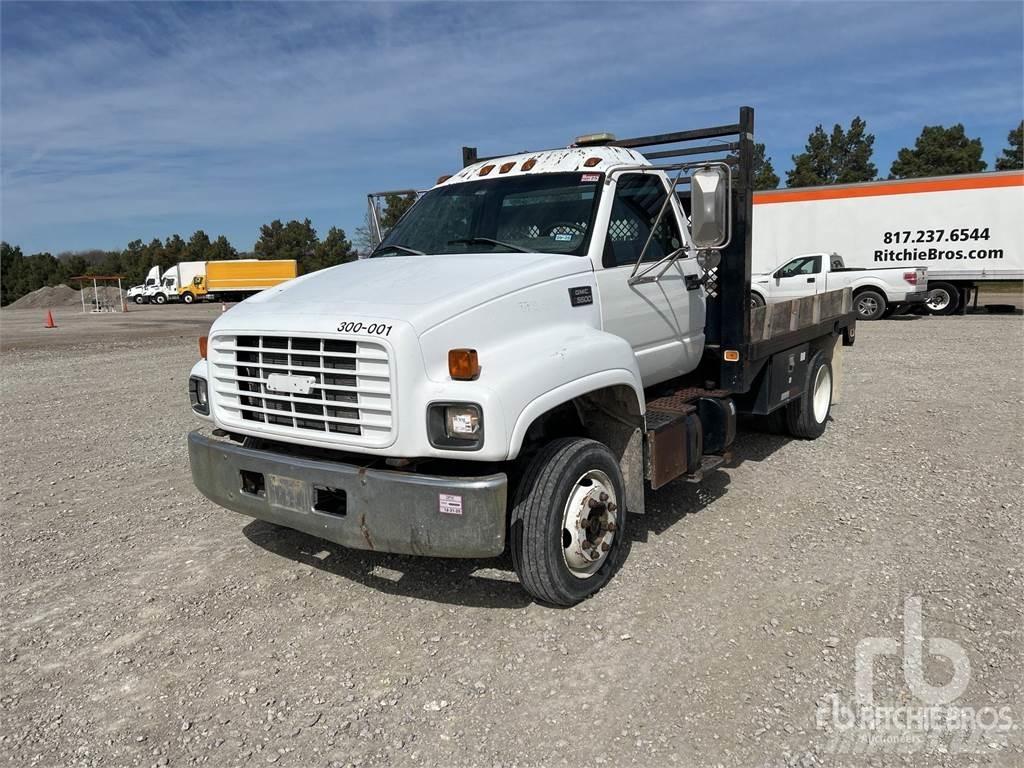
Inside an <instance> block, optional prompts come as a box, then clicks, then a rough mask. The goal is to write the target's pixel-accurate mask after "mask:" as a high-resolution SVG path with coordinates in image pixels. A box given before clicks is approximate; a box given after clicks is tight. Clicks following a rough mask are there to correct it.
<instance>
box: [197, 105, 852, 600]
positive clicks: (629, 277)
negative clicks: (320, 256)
mask: <svg viewBox="0 0 1024 768" xmlns="http://www.w3.org/2000/svg"><path fill="white" fill-rule="evenodd" d="M752 142H753V110H752V109H750V108H747V107H744V108H743V109H741V110H740V119H739V121H738V122H737V123H735V124H730V125H724V126H717V127H712V128H704V129H698V130H692V131H683V132H677V133H671V134H658V135H654V136H647V137H641V138H637V139H629V140H615V139H614V137H611V136H610V135H594V136H590V137H584V138H581V139H577V140H576V142H575V143H574V144H573V145H572V146H570V147H569V148H565V149H556V150H547V151H539V152H528V153H523V154H517V155H511V156H507V157H498V158H493V159H479V158H477V156H476V151H475V150H474V149H472V148H465V149H464V151H463V158H464V159H463V162H464V167H463V169H462V170H461V171H458V172H457V173H455V174H454V175H453V176H450V177H443V178H442V179H439V181H438V184H437V185H436V186H435V187H434V188H433V189H431V190H430V191H428V192H427V193H426V194H424V195H423V197H422V198H420V200H419V201H418V202H416V204H415V205H413V206H412V208H410V210H409V211H408V212H407V213H406V214H405V215H404V216H403V218H402V219H401V220H400V221H399V222H398V223H397V225H395V227H394V228H393V229H392V230H391V231H390V232H389V233H388V234H387V236H386V237H385V238H384V239H383V241H382V242H381V244H380V245H379V246H378V247H377V249H376V250H375V251H374V252H373V253H372V254H371V257H370V258H367V259H363V260H360V261H356V262H352V263H348V264H343V265H340V266H337V267H333V268H330V269H326V270H322V271H319V272H314V273H311V274H308V275H304V276H302V277H299V278H298V279H295V280H292V281H290V282H288V283H285V284H283V285H280V286H277V287H275V288H270V289H268V290H265V291H263V292H262V293H260V294H258V295H257V296H254V297H252V298H250V299H247V300H246V301H244V302H242V303H241V304H239V305H237V306H235V307H234V308H233V309H231V310H230V311H229V312H227V313H225V314H223V315H221V316H220V317H219V318H218V319H217V321H216V322H215V323H214V324H213V326H212V328H211V330H210V335H209V337H208V338H206V337H203V338H202V339H200V345H199V346H200V351H201V353H202V356H203V359H202V360H200V361H199V362H198V363H196V365H195V366H194V367H193V369H192V372H191V376H190V377H189V397H190V401H191V405H192V410H193V411H194V412H195V413H196V415H198V416H199V417H200V418H202V419H203V420H204V421H205V422H206V426H205V427H203V428H201V429H197V430H195V431H193V432H192V433H191V434H190V435H189V439H188V447H189V460H190V464H191V468H192V477H193V481H194V483H195V484H196V486H197V487H198V488H199V490H200V491H202V493H203V494H205V495H206V496H207V497H208V498H210V499H211V500H212V501H214V502H216V503H217V504H219V505H220V506H222V507H225V508H227V509H230V510H234V511H236V512H240V513H242V514H245V515H249V516H251V517H255V518H258V519H261V520H265V521H269V522H271V523H275V524H278V525H282V526H286V527H289V528H293V529H297V530H300V531H304V532H306V533H308V534H311V535H314V536H318V537H321V538H323V539H327V540H330V541H333V542H336V543H338V544H341V545H343V546H348V547H354V548H360V549H372V550H377V551H383V552H397V553H405V554H414V555H427V556H438V557H472V558H481V557H494V556H498V555H500V554H502V553H503V552H505V551H506V550H510V552H511V556H512V561H513V564H514V567H515V570H516V572H517V574H518V576H519V579H520V582H521V584H522V585H523V587H524V588H525V589H526V590H527V591H528V592H529V593H531V594H532V595H533V596H535V597H536V598H538V599H539V600H542V601H545V602H548V603H553V604H559V605H571V604H573V603H576V602H578V601H580V600H582V599H584V598H585V597H587V596H588V595H590V594H592V593H593V592H595V591H596V590H598V589H600V587H601V586H602V585H604V584H605V583H606V582H607V581H608V579H609V578H611V576H612V574H613V573H614V572H615V571H616V569H617V568H618V566H619V564H620V563H621V561H622V558H623V556H624V555H625V552H626V550H627V547H626V546H625V543H626V541H627V536H628V530H627V529H628V525H627V522H628V518H629V516H632V515H642V514H643V513H644V491H645V488H646V487H647V486H650V487H652V488H658V487H660V486H663V485H665V484H666V483H668V482H670V481H672V480H674V479H677V478H678V479H683V480H688V481H691V482H699V481H700V479H701V478H702V476H703V474H704V473H705V472H708V471H711V470H713V469H715V468H717V467H719V466H720V465H723V464H724V463H726V462H727V461H728V460H729V458H730V447H731V445H732V443H733V440H734V438H735V435H736V423H737V412H747V413H753V414H762V415H765V416H768V417H769V419H768V420H774V421H775V422H776V423H777V424H778V425H779V426H781V427H782V428H783V429H784V430H786V431H788V433H789V434H791V435H793V436H795V437H799V438H806V439H813V438H816V437H818V436H820V435H821V434H822V433H823V432H824V430H825V428H826V424H827V421H828V419H829V413H830V410H831V404H832V397H833V367H832V366H833V361H834V360H835V362H836V364H838V362H839V356H838V355H835V353H836V351H837V350H838V349H839V348H840V346H841V345H843V344H845V345H849V344H852V343H853V338H854V330H855V316H854V313H853V311H852V308H851V294H850V291H848V290H845V291H833V292H830V293H823V294H816V295H815V296H812V297H808V298H804V299H798V300H794V301H793V302H792V303H791V307H787V305H786V304H777V305H773V306H772V307H766V308H762V309H752V308H751V307H750V303H749V302H750V293H749V291H750V257H751V254H750V226H749V223H750V220H751V201H752V198H753V188H752V173H751V162H752V158H753V143H752ZM695 144H696V146H694V145H695ZM650 147H654V148H657V151H653V152H649V153H648V154H649V156H650V157H653V158H658V159H663V158H666V157H671V156H673V155H674V156H676V157H680V156H681V157H684V158H685V159H684V160H683V161H681V162H674V163H669V164H668V165H663V166H655V165H653V164H652V162H651V160H650V159H649V157H648V156H645V154H644V153H642V152H641V151H639V150H640V149H641V148H648V149H649V148H650ZM666 147H669V148H668V149H666ZM695 155H711V156H712V157H711V159H707V158H704V159H697V160H694V159H693V158H694V156H695ZM715 155H717V157H718V158H719V159H717V160H716V159H715V157H714V156H715ZM669 174H671V175H669ZM679 183H687V184H689V185H690V188H691V198H692V200H693V201H694V205H693V213H692V220H689V221H688V220H687V218H686V217H685V216H684V215H683V212H682V209H681V208H680V206H679V204H678V201H677V199H676V195H675V194H674V188H675V186H676V185H677V184H679ZM776 308H778V309H779V310H780V312H781V311H782V310H787V311H785V318H784V319H779V318H776V317H775V316H774V313H775V310H776ZM789 309H791V310H792V311H788V310H789Z"/></svg>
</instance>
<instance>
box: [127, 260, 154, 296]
mask: <svg viewBox="0 0 1024 768" xmlns="http://www.w3.org/2000/svg"><path fill="white" fill-rule="evenodd" d="M159 280H160V267H159V266H155V267H151V268H150V270H149V272H147V273H146V279H145V280H144V281H143V283H142V285H133V286H132V287H131V288H129V289H128V293H127V296H126V298H127V299H128V300H129V301H134V302H135V303H136V304H145V303H147V302H148V301H149V297H150V296H151V295H152V291H151V289H153V290H155V289H156V285H157V283H158V282H159Z"/></svg>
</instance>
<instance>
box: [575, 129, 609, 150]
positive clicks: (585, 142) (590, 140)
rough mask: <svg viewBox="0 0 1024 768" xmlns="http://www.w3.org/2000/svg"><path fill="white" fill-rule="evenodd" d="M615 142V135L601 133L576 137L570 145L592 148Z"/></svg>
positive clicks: (605, 132)
mask: <svg viewBox="0 0 1024 768" xmlns="http://www.w3.org/2000/svg"><path fill="white" fill-rule="evenodd" d="M613 141H615V134H614V133H608V132H607V131H602V132H600V133H585V134H583V135H582V136H577V137H576V139H575V141H573V143H572V145H573V146H574V147H594V146H600V145H602V144H611V143H612V142H613Z"/></svg>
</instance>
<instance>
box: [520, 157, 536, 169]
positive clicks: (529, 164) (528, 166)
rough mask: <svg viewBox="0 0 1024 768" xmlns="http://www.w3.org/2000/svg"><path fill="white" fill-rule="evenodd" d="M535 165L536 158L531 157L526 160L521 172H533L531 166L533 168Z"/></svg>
mask: <svg viewBox="0 0 1024 768" xmlns="http://www.w3.org/2000/svg"><path fill="white" fill-rule="evenodd" d="M536 164H537V158H536V157H531V158H530V159H529V160H527V161H526V162H525V163H523V170H524V171H530V170H533V166H535V165H536Z"/></svg>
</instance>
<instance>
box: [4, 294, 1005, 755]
mask: <svg viewBox="0 0 1024 768" xmlns="http://www.w3.org/2000/svg"><path fill="white" fill-rule="evenodd" d="M168 314H170V313H168ZM39 338H40V341H39V342H38V343H39V345H40V346H39V347H38V348H36V349H25V350H22V349H20V348H19V349H18V350H16V351H13V352H8V353H5V355H4V365H3V366H0V429H2V434H3V435H4V441H3V447H2V461H3V467H4V479H3V486H2V490H0V506H2V508H3V514H4V524H3V525H2V526H0V551H2V552H3V553H4V554H3V557H2V565H0V568H2V574H0V575H2V581H3V596H4V597H3V600H2V601H0V674H2V680H3V685H2V686H0V722H2V723H3V727H2V728H0V764H7V765H19V766H20V765H47V766H56V765H60V766H143V767H144V768H148V767H149V766H164V765H169V766H172V767H175V766H196V765H208V766H221V765H225V766H235V765H245V766H253V765H268V764H270V765H274V764H276V765H278V766H302V767H303V768H307V767H314V768H323V767H327V766H349V765H353V766H355V765H358V766H377V765H381V766H405V765H413V766H417V765H422V766H433V765H445V766H455V767H458V766H489V767H490V766H514V765H515V766H531V767H532V766H561V765H567V766H568V765H587V766H594V767H595V768H598V767H600V768H612V767H613V766H628V765H635V766H672V765H678V766H693V765H721V766H755V765H756V766H771V767H772V768H774V767H775V766H801V767H802V768H807V767H810V766H839V765H843V766H846V765H850V766H854V765H857V766H862V765H876V766H887V765H892V764H899V765H910V766H966V765H985V766H993V765H994V766H1000V765H1001V766H1019V765H1022V764H1024V746H1022V735H1021V734H1022V731H1021V730H1020V724H1021V723H1022V722H1024V661H1022V647H1024V642H1022V627H1024V565H1022V561H1021V552H1022V551H1024V541H1022V534H1021V513H1022V508H1024V492H1022V488H1021V482H1020V480H1021V469H1022V465H1024V446H1022V441H1021V435H1022V434H1024V409H1022V405H1024V382H1022V375H1024V374H1022V370H1021V368H1020V366H1019V365H1018V364H1017V363H1019V360H1016V359H1012V360H1011V359H1010V358H1008V357H1007V353H1006V350H1007V349H1010V350H1019V349H1021V346H1022V343H1024V324H1022V323H1021V322H1020V321H1019V319H1018V318H999V317H994V316H972V317H949V318H917V319H907V320H902V321H897V320H893V321H881V322H876V323H863V324H861V325H860V326H859V328H858V333H857V345H856V347H854V348H853V349H852V350H847V352H846V382H845V384H846V386H845V391H844V400H843V403H842V404H841V405H840V406H838V407H837V408H836V410H835V411H834V421H833V423H832V424H830V426H829V429H828V431H827V432H826V434H825V436H824V437H823V438H822V439H820V440H818V441H816V442H796V441H786V440H784V439H782V438H779V437H775V436H768V435H741V437H740V441H739V443H738V445H737V449H736V462H735V466H734V467H733V468H731V469H728V470H726V471H720V472H715V473H712V474H710V475H709V476H708V477H707V478H706V479H705V481H704V483H703V484H702V485H700V486H691V485H688V484H686V483H676V484H672V485H669V486H667V487H666V488H663V489H661V490H659V491H658V492H656V493H650V494H649V495H648V499H647V501H648V509H649V513H648V514H647V515H646V516H644V517H642V518H632V519H631V520H630V535H631V553H630V555H629V558H628V559H627V561H626V564H625V566H624V568H623V569H622V571H620V573H619V574H618V575H617V576H616V577H615V579H614V580H613V581H612V583H611V584H610V585H609V587H608V588H606V589H605V590H604V591H602V592H601V593H600V594H598V595H597V596H596V597H594V598H593V599H591V600H588V601H586V602H585V603H583V604H582V605H579V606H577V607H575V608H572V609H568V610H554V609H550V608H547V607H544V606H541V605H538V604H536V603H532V602H530V600H529V599H528V598H527V597H526V596H525V595H524V593H523V592H522V591H521V590H520V589H519V586H518V584H517V583H516V580H515V576H514V574H513V573H512V571H511V567H510V564H509V563H508V562H507V561H504V560H497V561H456V560H426V559H417V558H414V557H400V556H390V555H383V554H376V553H372V552H371V553H366V552H353V551H346V550H343V549H341V548H340V547H338V546H335V545H333V544H330V543H327V542H324V541H321V540H318V539H316V538H313V537H310V536H305V535H302V534H298V533H294V532H290V531H286V530H282V529H279V528H275V527H274V526H271V525H267V524H264V523H258V522H254V521H252V520H250V519H248V518H244V517H241V516H238V515H235V514H233V513H231V512H227V511H224V510H221V509H219V508H217V507H215V506H214V505H212V504H211V503H209V502H207V501H206V500H205V499H203V498H202V497H201V496H200V495H199V494H198V493H197V492H196V491H195V490H194V489H193V487H192V484H191V478H190V476H189V469H188V459H187V454H186V448H185V434H186V432H187V431H188V430H189V429H190V428H192V427H193V426H195V421H194V420H193V418H192V417H191V416H190V413H189V408H188V398H187V396H186V383H187V376H188V372H189V368H190V366H191V365H192V363H193V361H194V358H195V342H194V340H193V337H192V336H191V335H189V336H188V337H187V338H185V337H183V338H176V337H164V338H143V339H137V338H133V337H131V336H126V338H125V339H124V340H123V341H122V342H120V343H118V344H116V345H115V344H111V343H109V341H108V340H106V338H105V337H104V341H103V343H97V342H93V343H92V345H83V346H78V347H73V348H67V349H64V350H63V351H62V354H60V355H54V354H53V352H52V350H50V349H47V348H45V344H46V343H48V341H47V340H49V339H52V338H56V337H54V336H52V335H51V336H47V335H45V334H42V333H40V336H39ZM1012 357H1013V356H1012V355H1011V358H1012ZM155 361H158V362H155ZM112 372H116V374H115V373H112ZM71 414H73V416H71ZM914 596H917V597H920V598H921V601H922V613H923V635H924V636H925V638H926V640H925V643H924V651H923V659H924V661H923V667H924V670H923V671H924V673H925V678H926V680H927V681H928V683H929V684H931V685H932V686H941V685H943V684H945V683H946V682H948V681H949V680H950V678H951V675H952V672H953V668H952V665H951V664H950V663H949V662H948V660H946V659H945V658H943V657H940V656H938V655H933V654H932V653H930V652H929V644H928V639H930V638H945V639H948V640H949V641H951V642H952V643H955V644H957V645H959V646H960V647H961V648H962V649H963V651H964V652H965V653H966V655H967V657H968V658H969V660H970V677H969V683H968V684H967V687H966V689H965V690H964V691H963V693H962V695H960V697H959V698H958V699H957V700H956V705H957V706H959V707H973V708H976V709H978V708H982V707H994V708H995V709H996V710H999V709H1000V708H1002V707H1008V708H1009V711H1010V712H1011V715H1012V717H1013V718H1014V721H1015V722H1016V723H1017V730H1014V731H1012V732H1010V733H1009V734H1008V737H1006V738H1002V739H999V738H996V737H995V736H989V735H986V736H985V738H984V740H983V741H981V742H980V743H979V744H976V745H974V746H973V747H972V749H973V750H974V751H972V752H969V753H968V754H957V753H956V751H955V750H954V749H950V747H949V741H948V739H946V740H940V741H938V742H936V743H935V744H934V745H933V746H932V748H931V749H930V751H921V750H918V751H910V752H906V753H905V754H899V755H897V754H894V753H892V752H883V751H879V750H880V749H881V748H880V747H879V748H872V749H871V750H870V751H868V752H865V751H864V750H861V751H860V752H845V753H842V752H841V753H839V754H836V753H835V752H834V750H835V749H837V747H836V742H835V741H834V737H835V730H834V728H833V727H832V724H831V721H830V720H829V719H828V718H825V721H824V723H822V722H821V721H820V720H819V712H820V710H819V705H822V704H823V703H826V702H828V700H829V697H830V696H832V695H836V696H838V697H839V698H840V699H841V700H842V701H845V702H849V701H851V700H852V699H853V696H854V672H855V666H854V656H855V650H856V648H857V645H858V643H859V642H860V641H862V640H864V639H865V638H871V637H875V638H891V639H892V641H893V642H896V643H899V644H901V645H902V643H903V639H904V613H905V610H906V609H905V605H907V603H906V600H907V598H909V597H914ZM947 647H948V646H947ZM874 673H875V674H874V688H873V692H874V696H875V701H876V703H878V704H887V705H898V704H906V703H908V702H913V701H915V699H913V697H912V691H911V689H910V688H909V687H908V683H907V680H906V677H905V675H904V672H903V669H902V666H901V659H900V656H899V655H898V654H896V655H892V656H886V657H882V656H880V657H879V658H878V660H877V661H876V665H875V668H874ZM996 736H998V734H996Z"/></svg>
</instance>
